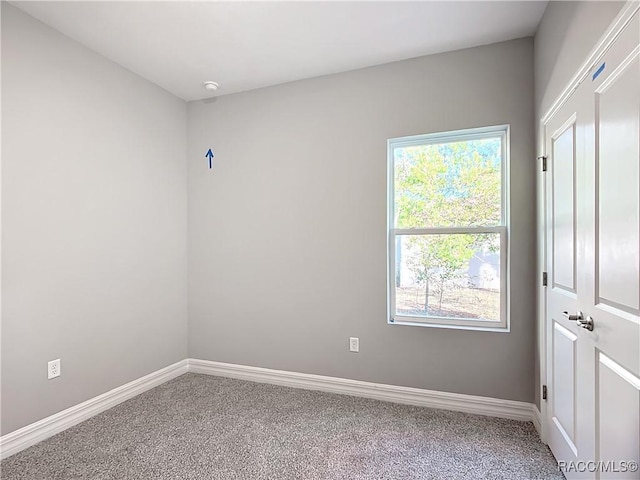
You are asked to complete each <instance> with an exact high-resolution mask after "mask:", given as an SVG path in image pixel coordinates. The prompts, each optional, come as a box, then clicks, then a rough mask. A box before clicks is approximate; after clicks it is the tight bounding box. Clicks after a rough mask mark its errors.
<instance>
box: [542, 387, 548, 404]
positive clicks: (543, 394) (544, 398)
mask: <svg viewBox="0 0 640 480" xmlns="http://www.w3.org/2000/svg"><path fill="white" fill-rule="evenodd" d="M542 399H543V400H546V399H547V386H546V385H542Z"/></svg>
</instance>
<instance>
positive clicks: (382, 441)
mask: <svg viewBox="0 0 640 480" xmlns="http://www.w3.org/2000/svg"><path fill="white" fill-rule="evenodd" d="M0 468H1V478H2V480H18V479H20V480H22V479H29V480H55V479H92V480H93V479H113V480H124V479H163V480H164V479H172V480H174V479H180V480H182V479H185V480H186V479H199V480H204V479H207V480H210V479H212V480H213V479H247V480H258V479H264V480H267V479H268V480H280V479H282V480H284V479H305V480H306V479H309V480H334V479H335V480H347V479H362V480H365V479H366V480H373V479H377V480H393V479H399V480H400V479H401V480H408V479H446V480H452V479H482V478H486V479H492V480H494V479H517V480H525V479H562V478H564V477H563V476H562V474H560V473H558V471H557V469H556V463H555V461H554V459H553V457H552V455H551V453H550V452H549V450H548V448H547V447H546V446H545V445H543V444H542V443H541V442H540V440H539V439H538V435H537V433H536V431H535V429H534V428H533V425H532V424H531V423H525V422H517V421H512V420H503V419H497V418H490V417H482V416H477V415H468V414H464V413H457V412H447V411H443V410H433V409H428V408H419V407H411V406H406V405H397V404H393V403H386V402H379V401H376V400H367V399H362V398H355V397H348V396H342V395H334V394H329V393H320V392H312V391H306V390H297V389H291V388H284V387H277V386H273V385H265V384H258V383H251V382H244V381H239V380H230V379H224V378H219V377H210V376H205V375H196V374H186V375H183V376H181V377H178V378H176V379H174V380H172V381H170V382H168V383H165V384H164V385H161V386H160V387H157V388H155V389H153V390H150V391H148V392H146V393H144V394H142V395H139V396H138V397H136V398H133V399H131V400H129V401H127V402H124V403H122V404H120V405H118V406H116V407H114V408H112V409H111V410H108V411H106V412H104V413H102V414H100V415H97V416H95V417H93V418H91V419H89V420H87V421H86V422H84V423H81V424H79V425H77V426H75V427H73V428H71V429H69V430H66V431H64V432H62V433H60V434H58V435H56V436H54V437H52V438H50V439H48V440H46V441H44V442H42V443H40V444H38V445H35V446H33V447H31V448H29V449H27V450H24V451H22V452H20V453H18V454H16V455H14V456H12V457H9V458H8V459H6V460H4V461H3V462H2V463H1V464H0Z"/></svg>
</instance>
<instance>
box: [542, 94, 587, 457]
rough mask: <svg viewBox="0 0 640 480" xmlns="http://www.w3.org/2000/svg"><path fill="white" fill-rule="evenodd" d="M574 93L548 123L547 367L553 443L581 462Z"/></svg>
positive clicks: (578, 125) (560, 453)
mask: <svg viewBox="0 0 640 480" xmlns="http://www.w3.org/2000/svg"><path fill="white" fill-rule="evenodd" d="M578 98H579V97H578V96H576V95H574V96H573V97H572V98H570V99H569V101H567V103H566V104H565V105H564V106H563V107H562V108H561V109H560V110H559V111H558V112H557V114H556V115H555V117H554V118H553V119H551V121H550V122H549V123H548V124H547V125H546V131H547V132H549V133H548V135H547V139H546V148H547V152H549V153H550V154H549V156H548V158H547V168H548V169H547V175H548V177H547V180H548V182H547V185H548V186H549V189H548V190H549V191H548V200H547V205H549V213H550V218H549V219H548V220H547V225H549V226H551V228H550V229H549V232H547V248H548V258H550V260H551V268H550V272H549V274H550V278H551V282H550V285H549V290H548V292H547V318H548V319H549V322H548V324H547V331H546V337H547V339H548V341H549V344H548V346H547V366H548V380H547V381H548V387H549V388H548V402H549V403H548V408H547V415H548V419H549V423H548V427H549V428H548V432H549V434H548V442H549V446H550V447H551V449H552V450H553V452H554V454H555V455H556V457H557V458H558V459H560V460H563V461H567V462H568V461H577V459H578V458H580V457H581V451H582V447H581V441H582V435H581V432H580V431H579V429H578V415H579V413H578V408H579V407H580V404H579V399H580V397H581V396H583V395H581V392H583V391H585V389H587V388H588V387H587V386H585V385H583V383H581V382H580V381H579V369H580V365H579V363H578V360H579V358H581V353H580V348H581V342H580V336H581V334H582V332H579V331H578V327H577V326H576V324H575V322H572V321H570V320H569V319H568V318H566V317H565V316H564V315H563V312H567V313H573V312H577V311H578V310H579V305H578V296H579V295H580V294H581V292H582V289H583V288H582V285H581V281H580V279H581V278H582V275H581V273H582V272H581V271H580V263H581V261H580V260H581V255H582V251H581V249H580V248H579V245H578V243H577V241H578V231H577V225H578V223H577V222H578V213H579V211H578V209H577V206H578V204H577V199H578V195H579V193H580V191H579V189H578V187H579V184H578V180H579V173H580V161H581V158H583V157H584V154H583V153H582V150H583V149H584V146H583V142H580V141H578V140H579V139H581V138H582V134H581V132H582V131H583V130H584V120H583V118H582V116H581V114H580V112H579V111H578V109H577V106H578V105H579V102H578Z"/></svg>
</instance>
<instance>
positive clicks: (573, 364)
mask: <svg viewBox="0 0 640 480" xmlns="http://www.w3.org/2000/svg"><path fill="white" fill-rule="evenodd" d="M639 131H640V22H639V20H638V13H637V12H636V14H635V16H634V17H633V19H632V20H631V22H629V24H627V27H626V28H625V30H624V31H623V32H622V33H621V34H620V36H619V37H618V38H617V40H616V41H615V42H614V43H613V45H612V46H611V47H610V48H609V50H608V51H607V52H605V54H604V56H603V57H602V58H601V59H600V61H599V62H597V65H596V67H595V68H594V69H593V71H592V72H591V73H590V74H589V76H588V77H587V78H586V79H585V80H584V81H583V82H582V83H581V84H580V85H579V87H578V88H577V89H576V91H575V92H574V93H573V95H572V96H571V97H570V98H569V99H568V101H567V102H566V103H565V104H564V105H563V106H562V107H561V108H560V109H559V110H558V111H557V112H556V113H555V114H554V116H553V117H552V118H551V119H550V120H549V121H548V122H547V124H546V126H545V131H544V134H545V149H546V154H547V165H548V170H547V182H546V185H547V238H546V244H547V270H548V275H549V277H548V278H549V282H548V287H547V312H546V319H547V323H546V342H547V345H546V350H547V382H548V397H547V402H548V403H547V418H546V421H547V432H548V438H547V439H548V442H549V446H550V447H551V450H552V451H553V453H554V455H555V456H556V459H557V460H558V461H559V463H560V467H561V469H562V470H563V471H564V473H565V475H566V476H567V478H595V479H609V478H612V479H618V478H620V479H622V478H626V479H639V478H640V473H639V472H638V471H637V470H636V469H637V465H638V462H640V255H639V251H640V188H639V186H640V168H639V163H640V133H639Z"/></svg>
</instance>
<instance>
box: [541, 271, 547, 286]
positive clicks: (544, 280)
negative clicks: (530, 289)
mask: <svg viewBox="0 0 640 480" xmlns="http://www.w3.org/2000/svg"><path fill="white" fill-rule="evenodd" d="M542 286H543V287H546V286H547V272H542Z"/></svg>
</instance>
